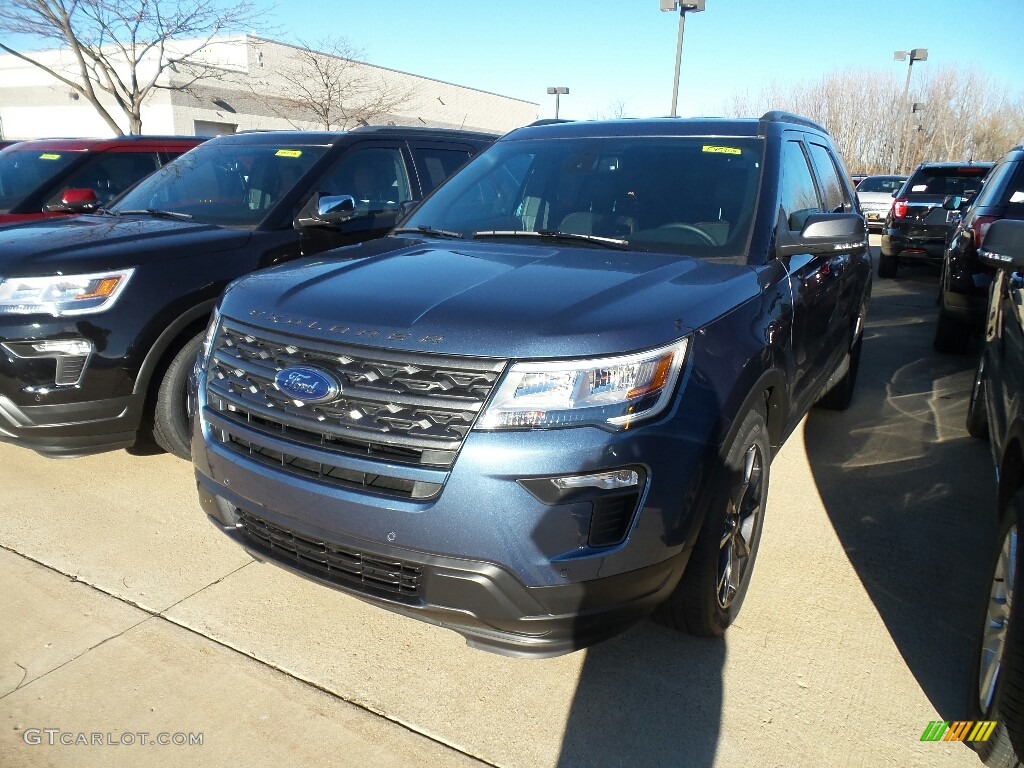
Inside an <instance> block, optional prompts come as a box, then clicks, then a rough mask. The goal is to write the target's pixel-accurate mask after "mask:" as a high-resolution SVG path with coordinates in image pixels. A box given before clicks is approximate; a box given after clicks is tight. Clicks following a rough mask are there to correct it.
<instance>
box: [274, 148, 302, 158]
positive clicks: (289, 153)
mask: <svg viewBox="0 0 1024 768" xmlns="http://www.w3.org/2000/svg"><path fill="white" fill-rule="evenodd" d="M274 154H275V155H277V156H278V157H302V150H301V149H279V150H277V152H275V153H274Z"/></svg>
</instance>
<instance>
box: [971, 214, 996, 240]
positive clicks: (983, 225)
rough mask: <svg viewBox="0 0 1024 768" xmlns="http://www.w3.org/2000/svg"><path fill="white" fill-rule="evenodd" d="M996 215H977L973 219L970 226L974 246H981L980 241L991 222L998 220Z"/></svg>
mask: <svg viewBox="0 0 1024 768" xmlns="http://www.w3.org/2000/svg"><path fill="white" fill-rule="evenodd" d="M998 220H999V217H997V216H977V217H975V219H974V223H973V224H972V225H971V227H972V228H973V229H974V247H975V248H981V241H982V240H984V239H985V233H987V232H988V228H989V227H991V226H992V223H993V222H995V221H998Z"/></svg>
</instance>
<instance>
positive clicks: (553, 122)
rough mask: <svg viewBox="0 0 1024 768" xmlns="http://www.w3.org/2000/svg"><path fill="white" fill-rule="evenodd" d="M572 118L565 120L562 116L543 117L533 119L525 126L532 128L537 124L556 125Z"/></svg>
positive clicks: (567, 121)
mask: <svg viewBox="0 0 1024 768" xmlns="http://www.w3.org/2000/svg"><path fill="white" fill-rule="evenodd" d="M572 122H575V121H573V120H566V119H565V118H564V117H545V118H542V119H540V120H534V121H533V122H532V123H530V124H529V125H527V126H525V127H526V128H534V127H536V126H538V125H557V124H558V123H572Z"/></svg>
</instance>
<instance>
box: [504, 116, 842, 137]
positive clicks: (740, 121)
mask: <svg viewBox="0 0 1024 768" xmlns="http://www.w3.org/2000/svg"><path fill="white" fill-rule="evenodd" d="M775 125H777V126H779V127H780V128H790V127H799V128H801V129H804V130H807V129H810V130H814V131H818V132H820V133H823V134H826V135H827V133H828V132H827V131H826V130H825V129H824V128H823V127H821V126H820V125H818V124H817V123H815V122H813V121H812V120H809V119H807V118H805V117H800V116H799V115H794V114H790V113H788V112H777V111H776V112H767V113H765V114H764V115H762V116H761V117H760V118H750V117H692V118H679V117H653V118H644V119H635V118H623V119H619V120H538V121H537V122H535V123H533V124H531V125H528V126H525V127H523V128H517V129H516V130H514V131H511V132H509V133H508V134H506V137H505V138H506V139H525V138H531V139H532V138H549V137H562V138H568V137H582V136H609V137H610V136H763V135H767V134H768V133H769V132H770V131H771V128H770V126H775Z"/></svg>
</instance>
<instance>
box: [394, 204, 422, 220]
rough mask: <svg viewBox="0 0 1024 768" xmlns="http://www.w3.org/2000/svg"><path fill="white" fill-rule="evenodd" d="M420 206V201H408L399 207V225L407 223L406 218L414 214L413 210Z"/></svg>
mask: <svg viewBox="0 0 1024 768" xmlns="http://www.w3.org/2000/svg"><path fill="white" fill-rule="evenodd" d="M419 204H420V201H419V200H406V201H405V202H403V203H402V204H401V205H399V206H398V219H397V223H398V225H401V223H402V222H403V221H405V217H406V216H408V215H409V214H410V213H412V211H413V209H414V208H415V207H416V206H417V205H419Z"/></svg>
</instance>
